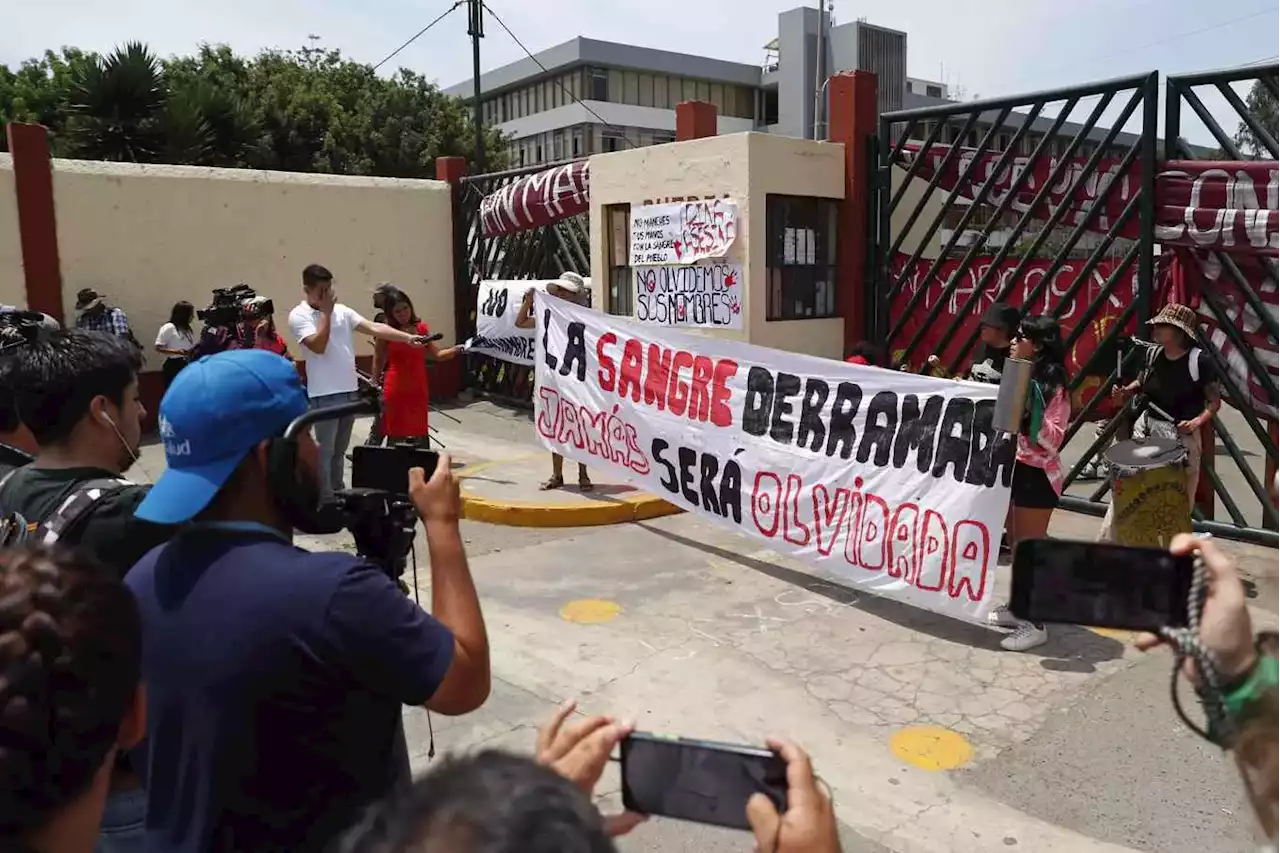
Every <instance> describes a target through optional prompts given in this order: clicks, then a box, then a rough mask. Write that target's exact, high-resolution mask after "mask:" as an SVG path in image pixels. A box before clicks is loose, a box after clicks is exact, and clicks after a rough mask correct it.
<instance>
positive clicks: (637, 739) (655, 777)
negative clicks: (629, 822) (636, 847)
mask: <svg viewBox="0 0 1280 853" xmlns="http://www.w3.org/2000/svg"><path fill="white" fill-rule="evenodd" d="M755 793H761V794H764V795H765V796H766V797H768V798H769V799H770V800H772V801H773V804H774V806H775V807H776V808H777V809H778V811H779V812H783V811H785V810H786V807H787V765H786V762H785V761H783V760H782V759H781V758H780V757H779V756H778V755H776V754H775V753H773V752H772V751H770V750H769V749H766V748H764V747H755V746H737V745H734V744H728V743H714V742H711V741H704V740H690V739H687V738H677V737H666V736H663V735H657V734H650V733H644V732H635V733H634V734H632V735H631V736H630V737H628V738H626V739H625V740H623V741H622V804H623V806H625V807H626V808H627V809H628V810H629V811H633V812H639V813H640V814H646V815H661V816H663V817H671V818H676V819H678V820H689V821H694V822H696V823H709V824H714V825H715V826H727V827H730V828H733V829H750V828H751V825H750V824H749V823H747V800H749V799H751V795H752V794H755Z"/></svg>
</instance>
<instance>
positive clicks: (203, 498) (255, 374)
mask: <svg viewBox="0 0 1280 853" xmlns="http://www.w3.org/2000/svg"><path fill="white" fill-rule="evenodd" d="M306 410H307V392H306V391H305V390H304V389H303V387H302V381H301V380H300V379H299V378H298V372H297V371H296V370H294V368H293V365H292V364H290V363H289V361H288V360H287V359H284V358H281V357H280V356H278V355H276V354H275V353H273V352H269V351H267V350H260V349H248V350H232V351H230V352H221V353H218V354H217V355H208V356H205V357H204V358H201V359H199V360H198V361H195V362H193V363H191V364H189V365H187V367H186V368H185V369H184V370H183V371H182V372H181V373H179V374H178V375H177V377H175V378H174V380H173V384H172V385H170V386H169V390H168V391H167V392H165V395H164V399H162V400H161V401H160V438H161V439H162V440H163V441H164V458H165V462H166V463H167V465H168V467H167V468H166V470H165V472H164V473H163V474H162V475H160V479H159V480H157V481H156V484H155V485H154V486H152V487H151V491H150V492H149V493H148V494H147V496H146V497H145V498H143V500H142V503H140V504H138V507H137V509H136V510H135V511H134V515H135V516H137V517H138V518H140V519H142V520H143V521H151V522H154V523H156V524H181V523H182V522H184V521H190V520H191V519H192V518H194V517H195V516H196V515H197V514H198V513H199V512H201V511H202V510H203V509H204V508H205V507H207V506H208V505H209V502H210V501H212V500H213V496H214V495H216V494H217V493H218V490H219V489H220V488H222V485H223V483H225V482H226V481H227V479H228V478H230V476H231V472H232V471H234V470H235V469H236V466H237V465H239V464H240V461H241V460H242V459H244V458H245V456H246V455H247V454H248V453H249V451H250V450H252V449H253V448H254V447H256V446H257V445H258V443H259V442H262V441H264V440H266V439H268V438H271V437H273V436H277V435H281V434H282V433H283V432H284V429H285V427H287V426H288V425H289V423H290V421H292V420H293V419H294V418H296V417H298V416H299V415H301V414H302V413H303V412H305V411H306Z"/></svg>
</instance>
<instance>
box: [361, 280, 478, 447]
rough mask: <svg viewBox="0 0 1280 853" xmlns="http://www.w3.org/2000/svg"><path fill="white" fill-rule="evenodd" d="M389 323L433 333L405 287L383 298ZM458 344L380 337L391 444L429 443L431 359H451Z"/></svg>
mask: <svg viewBox="0 0 1280 853" xmlns="http://www.w3.org/2000/svg"><path fill="white" fill-rule="evenodd" d="M383 307H384V308H385V309H386V314H387V325H389V326H391V327H392V328H395V329H399V330H400V331H402V332H408V333H409V334H411V335H429V334H431V333H430V331H428V329H427V324H426V323H424V322H422V321H421V320H419V319H418V314H417V312H415V311H414V310H413V302H412V301H411V300H410V299H409V297H408V296H406V295H405V294H404V293H403V292H402V291H400V290H397V289H395V288H388V289H387V294H386V297H385V298H384V301H383ZM457 354H458V348H457V347H456V346H454V347H449V348H447V349H438V348H437V347H436V345H435V344H434V343H430V344H427V346H426V347H425V348H424V347H415V346H410V345H409V344H401V343H395V342H386V341H378V343H377V346H376V347H375V348H374V352H373V375H374V376H382V377H383V379H382V429H383V434H384V435H386V437H387V443H388V444H396V443H401V444H403V443H414V444H421V445H422V446H424V447H425V446H426V444H427V401H428V400H429V399H430V395H429V394H428V393H427V362H428V361H447V360H449V359H451V358H453V357H454V356H455V355H457Z"/></svg>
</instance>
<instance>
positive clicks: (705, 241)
mask: <svg viewBox="0 0 1280 853" xmlns="http://www.w3.org/2000/svg"><path fill="white" fill-rule="evenodd" d="M737 236H738V205H737V203H736V202H733V201H728V200H726V199H722V198H712V199H699V200H696V201H680V202H672V203H670V204H646V205H642V206H640V207H633V208H631V266H633V267H642V266H653V265H656V264H691V263H694V262H696V261H700V260H704V259H706V258H720V257H724V253H725V252H727V251H728V250H729V247H730V246H732V245H733V241H734V240H735V239H736V238H737Z"/></svg>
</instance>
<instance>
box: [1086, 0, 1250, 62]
mask: <svg viewBox="0 0 1280 853" xmlns="http://www.w3.org/2000/svg"><path fill="white" fill-rule="evenodd" d="M1275 11H1276V7H1275V6H1270V7H1268V8H1266V9H1260V10H1259V11H1257V12H1251V13H1250V14H1248V15H1241V16H1240V17H1238V18H1232V19H1230V20H1227V21H1219V22H1218V23H1216V24H1210V25H1209V26H1207V27H1201V28H1199V29H1197V30H1188V31H1187V32H1185V33H1178V34H1177V35H1172V36H1167V37H1165V38H1162V39H1157V40H1156V41H1153V42H1148V43H1146V44H1140V45H1137V46H1135V47H1126V48H1124V49H1123V50H1118V51H1115V52H1114V53H1108V54H1103V55H1102V56H1090V57H1085V58H1086V59H1089V60H1097V59H1110V58H1111V57H1113V56H1121V55H1123V54H1128V53H1133V52H1134V51H1135V50H1146V49H1147V48H1149V47H1157V46H1159V45H1162V44H1168V43H1169V42H1171V41H1178V40H1179V39H1184V38H1187V37H1188V36H1198V35H1200V34H1201V33H1208V32H1212V31H1213V30H1220V29H1222V28H1223V27H1229V26H1231V25H1232V24H1238V23H1240V22H1242V21H1250V20H1253V19H1254V18H1260V17H1262V16H1263V15H1267V14H1271V13H1274V12H1275Z"/></svg>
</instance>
